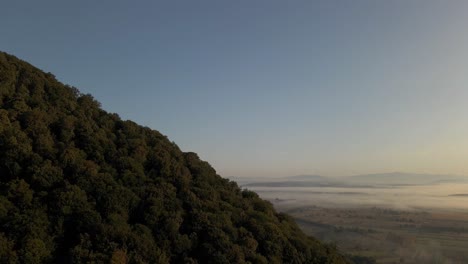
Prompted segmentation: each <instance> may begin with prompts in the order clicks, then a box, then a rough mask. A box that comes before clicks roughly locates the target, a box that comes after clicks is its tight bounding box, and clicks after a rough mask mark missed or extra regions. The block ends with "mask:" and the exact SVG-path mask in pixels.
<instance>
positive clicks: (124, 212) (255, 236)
mask: <svg viewBox="0 0 468 264" xmlns="http://www.w3.org/2000/svg"><path fill="white" fill-rule="evenodd" d="M130 88H131V87H129V89H130ZM0 177H1V178H0V262H1V263H346V260H345V259H344V258H343V257H342V256H341V255H340V254H338V253H337V251H336V249H334V247H331V246H327V245H324V244H322V243H320V242H319V241H317V240H316V239H314V238H311V237H307V236H306V235H304V233H303V232H302V231H301V230H300V229H299V228H298V226H297V225H296V223H295V222H294V221H293V220H292V219H291V218H290V217H289V216H287V215H285V214H281V213H277V212H276V211H275V210H274V209H273V207H272V205H271V204H270V203H268V202H266V201H264V200H262V199H260V198H259V197H258V195H257V194H256V193H254V192H251V191H247V190H242V189H240V188H239V187H238V186H237V184H236V183H235V182H232V181H229V180H227V179H223V178H221V177H220V176H219V175H217V174H216V171H215V170H214V169H213V168H212V167H211V166H210V165H209V164H208V163H207V162H205V161H202V160H200V159H199V158H198V156H197V154H195V153H184V152H182V151H181V150H180V149H179V148H178V147H177V145H175V144H174V143H172V142H170V141H169V140H168V139H167V138H166V137H165V136H163V135H162V134H160V133H159V132H157V131H155V130H152V129H150V128H147V127H142V126H139V125H137V124H135V123H134V122H131V121H123V120H121V119H120V118H119V116H118V115H116V114H110V113H107V112H105V111H104V110H102V109H101V108H100V105H99V103H98V102H97V101H95V100H94V99H93V97H92V96H90V95H84V94H81V93H80V92H79V91H78V90H77V89H76V88H73V87H70V86H67V85H63V84H61V83H60V82H58V81H57V80H56V79H55V77H54V76H53V75H52V74H50V73H44V72H42V71H40V70H38V69H37V68H35V67H33V66H31V65H30V64H28V63H26V62H23V61H21V60H18V59H17V58H15V57H13V56H11V55H8V54H5V53H0Z"/></svg>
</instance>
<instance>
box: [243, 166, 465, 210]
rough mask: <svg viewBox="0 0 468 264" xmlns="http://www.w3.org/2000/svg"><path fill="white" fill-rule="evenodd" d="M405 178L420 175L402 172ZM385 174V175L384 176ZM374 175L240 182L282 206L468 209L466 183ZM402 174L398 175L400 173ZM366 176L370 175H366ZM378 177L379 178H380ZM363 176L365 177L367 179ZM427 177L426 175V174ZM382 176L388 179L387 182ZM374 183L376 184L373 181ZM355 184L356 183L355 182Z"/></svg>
mask: <svg viewBox="0 0 468 264" xmlns="http://www.w3.org/2000/svg"><path fill="white" fill-rule="evenodd" d="M405 175H406V177H403V178H404V179H408V181H409V180H410V179H411V178H413V179H415V178H418V177H423V176H421V175H416V174H405ZM384 176H385V177H384ZM384 176H382V175H377V177H371V179H374V178H375V179H379V180H378V181H375V182H372V181H369V180H367V181H356V179H363V178H365V177H362V176H359V177H354V178H352V177H351V178H346V180H345V181H343V180H336V178H335V179H331V180H330V178H325V177H320V176H301V177H300V178H299V179H298V177H287V178H282V179H274V180H270V181H268V180H265V179H262V180H261V181H258V180H257V181H253V182H252V181H251V182H244V183H240V184H241V186H242V187H243V188H247V189H249V190H252V191H255V192H257V193H258V194H259V195H260V196H261V197H262V198H264V199H267V200H270V201H272V202H273V203H274V204H277V205H280V206H281V207H288V206H301V205H317V206H333V207H343V206H345V207H349V206H358V207H359V206H377V207H389V208H395V209H429V208H433V209H445V210H447V209H453V210H466V209H468V182H467V181H466V178H461V180H460V179H458V180H455V179H451V180H450V181H444V179H448V178H447V177H445V176H441V177H442V178H441V179H439V178H437V177H433V176H434V175H431V177H432V178H431V179H432V180H433V183H428V182H426V183H425V184H421V185H415V184H414V183H412V184H408V181H401V182H395V181H394V179H396V178H397V177H395V174H385V175H384ZM399 176H401V174H399ZM366 177H367V178H369V176H367V175H366ZM379 177H380V178H379ZM367 178H366V179H367ZM427 178H429V177H427ZM382 179H391V180H389V182H391V183H386V182H385V181H384V180H382ZM376 182H377V183H376ZM356 183H358V184H356Z"/></svg>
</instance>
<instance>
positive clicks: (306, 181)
mask: <svg viewBox="0 0 468 264" xmlns="http://www.w3.org/2000/svg"><path fill="white" fill-rule="evenodd" d="M467 182H468V177H464V176H456V175H438V174H415V173H401V172H392V173H379V174H365V175H354V176H347V177H324V176H319V175H301V176H290V177H281V178H264V179H261V180H257V181H253V180H251V181H246V182H244V183H243V184H242V186H245V187H247V188H248V187H341V188H366V187H385V186H400V185H427V184H437V183H467Z"/></svg>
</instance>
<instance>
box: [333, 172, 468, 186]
mask: <svg viewBox="0 0 468 264" xmlns="http://www.w3.org/2000/svg"><path fill="white" fill-rule="evenodd" d="M342 179H343V180H344V181H346V182H350V183H365V184H383V185H425V184H434V183H442V182H465V181H467V180H468V178H467V177H464V176H456V175H439V174H416V173H402V172H392V173H379V174H366V175H355V176H349V177H343V178H342Z"/></svg>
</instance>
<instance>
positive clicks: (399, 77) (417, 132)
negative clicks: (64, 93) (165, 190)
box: [0, 0, 468, 177]
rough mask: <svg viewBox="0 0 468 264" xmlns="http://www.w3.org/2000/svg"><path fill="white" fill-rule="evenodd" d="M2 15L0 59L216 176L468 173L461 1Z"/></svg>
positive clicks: (223, 4)
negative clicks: (35, 71)
mask: <svg viewBox="0 0 468 264" xmlns="http://www.w3.org/2000/svg"><path fill="white" fill-rule="evenodd" d="M26 2H29V3H26ZM1 10H2V15H1V16H0V31H1V35H2V39H1V42H0V50H4V51H6V52H8V53H11V54H14V55H15V56H18V57H19V58H21V59H24V60H27V61H28V62H30V63H32V64H34V65H36V66H39V67H40V68H41V69H42V70H44V71H46V72H52V73H54V74H55V75H56V77H57V78H58V79H59V80H60V81H62V82H64V83H67V84H70V85H73V86H76V87H77V88H79V89H80V90H81V91H82V92H84V93H90V94H92V95H93V96H94V97H95V98H96V99H97V100H98V101H100V102H101V103H102V107H103V108H104V109H105V110H107V111H110V112H115V113H118V114H119V115H120V116H121V117H122V118H124V119H131V120H133V121H135V122H137V123H140V124H143V125H145V126H148V127H151V128H153V129H156V130H159V131H160V132H162V133H163V134H165V135H167V136H168V137H169V139H170V140H171V141H174V142H176V143H177V144H178V146H179V147H180V148H181V149H182V150H183V151H194V152H197V153H198V154H199V155H200V157H201V158H202V159H204V160H208V161H209V162H210V164H211V165H213V167H214V168H215V169H216V170H217V172H218V173H219V174H221V175H223V176H241V177H248V176H255V177H263V176H288V175H298V174H321V175H328V176H337V175H353V174H363V173H376V172H392V171H405V172H414V173H441V174H458V175H468V118H467V116H468V74H467V73H468V34H467V33H468V31H467V29H468V16H467V13H468V1H450V2H449V1H435V0H434V1H428V0H424V1H406V0H398V1H276V0H275V1H271V0H268V1H266V0H263V1H250V0H249V1H247V0H243V1H219V0H212V1H139V2H138V3H137V2H130V1H75V2H73V3H71V2H67V1H6V2H4V3H2V7H1ZM13 23H14V25H13ZM31 43H34V45H31Z"/></svg>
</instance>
